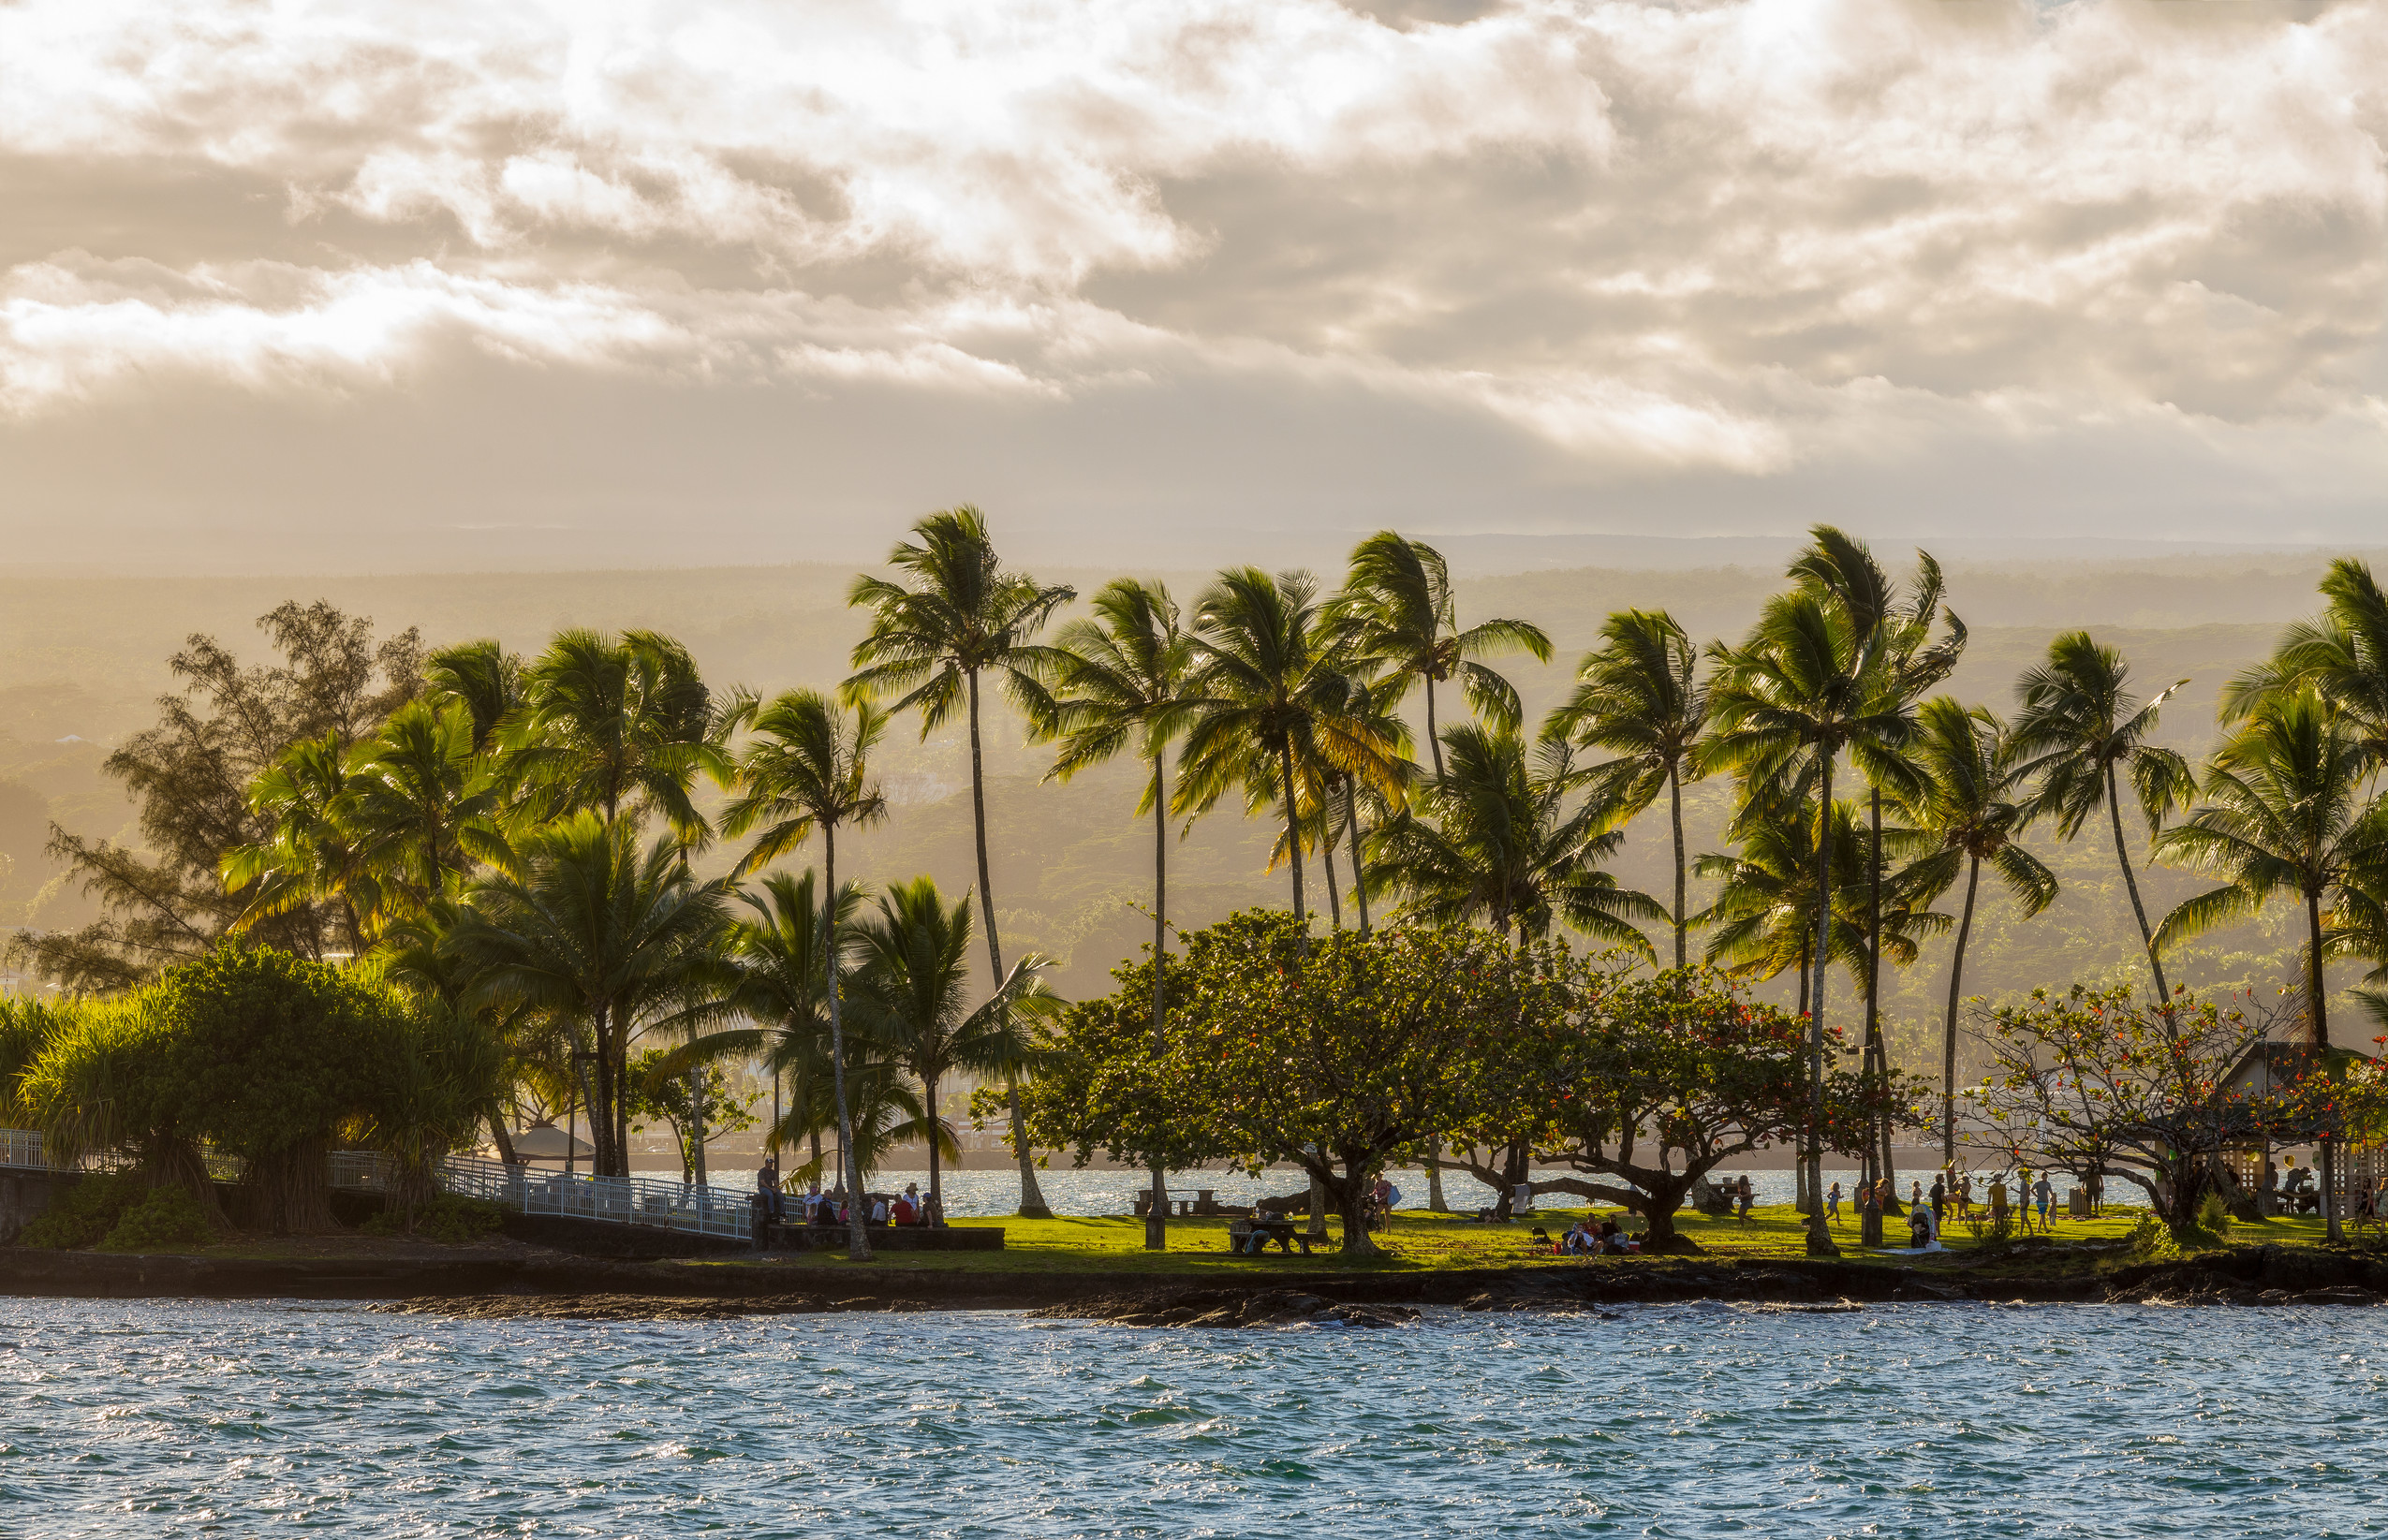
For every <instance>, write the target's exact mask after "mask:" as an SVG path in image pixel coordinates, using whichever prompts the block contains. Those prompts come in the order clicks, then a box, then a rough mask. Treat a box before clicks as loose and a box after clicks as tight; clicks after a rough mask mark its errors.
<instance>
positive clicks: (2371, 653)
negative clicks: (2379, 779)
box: [2222, 556, 2388, 768]
mask: <svg viewBox="0 0 2388 1540" xmlns="http://www.w3.org/2000/svg"><path fill="white" fill-rule="evenodd" d="M2322 597H2324V598H2325V599H2327V600H2328V601H2329V604H2328V606H2327V607H2326V608H2325V609H2323V611H2322V614H2321V615H2319V616H2317V617H2316V618H2314V619H2313V620H2310V621H2301V622H2298V623H2295V624H2293V625H2291V626H2290V627H2289V628H2288V629H2287V630H2286V631H2285V632H2283V633H2282V634H2281V638H2280V640H2279V642H2278V644H2277V645H2276V646H2275V647H2274V648H2273V651H2272V656H2271V657H2270V658H2268V659H2266V660H2265V661H2264V662H2263V663H2261V664H2258V665H2257V666H2255V667H2252V668H2249V669H2248V670H2246V671H2245V672H2243V673H2241V674H2239V675H2238V677H2236V678H2235V679H2233V680H2232V681H2231V682H2230V683H2229V684H2228V685H2226V686H2224V688H2223V691H2222V719H2223V720H2224V721H2225V722H2235V721H2241V720H2244V719H2245V718H2246V717H2248V715H2250V714H2251V713H2252V712H2253V711H2254V710H2255V708H2256V707H2257V706H2258V705H2259V704H2260V703H2261V702H2262V701H2263V700H2265V699H2267V698H2274V697H2286V696H2293V695H2295V694H2297V693H2298V692H2299V691H2300V690H2304V689H2311V690H2313V691H2315V692H2317V693H2318V694H2320V695H2321V697H2322V698H2323V699H2324V700H2327V701H2328V702H2330V704H2331V706H2332V708H2333V709H2334V710H2335V711H2336V712H2337V714H2338V719H2339V722H2340V723H2341V725H2342V727H2343V730H2345V731H2348V732H2351V733H2352V734H2353V735H2354V736H2355V738H2356V740H2357V741H2359V742H2360V743H2361V744H2362V745H2363V748H2364V752H2365V754H2366V757H2367V759H2368V762H2369V763H2370V764H2371V765H2372V766H2373V767H2375V768H2376V767H2378V766H2379V765H2380V764H2381V763H2383V762H2388V594H2383V593H2381V588H2380V584H2379V582H2378V581H2377V580H2376V579H2374V578H2373V577H2372V575H2371V568H2370V567H2369V566H2368V565H2366V564H2365V563H2363V562H2359V561H2356V560H2355V559H2354V558H2352V557H2344V556H2342V557H2340V558H2339V559H2338V560H2336V561H2335V562H2332V563H2331V564H2330V570H2329V572H2328V573H2327V574H2325V575H2324V576H2323V578H2322Z"/></svg>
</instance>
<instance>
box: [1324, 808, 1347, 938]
mask: <svg viewBox="0 0 2388 1540" xmlns="http://www.w3.org/2000/svg"><path fill="white" fill-rule="evenodd" d="M1320 814H1321V815H1320V817H1319V823H1320V825H1321V826H1323V825H1324V824H1325V823H1326V818H1325V816H1324V810H1323V809H1321V810H1320ZM1319 870H1320V871H1321V872H1324V873H1326V874H1327V923H1328V925H1329V926H1331V927H1333V928H1334V929H1335V930H1337V931H1340V930H1342V929H1343V895H1342V894H1341V893H1340V892H1338V891H1336V885H1335V847H1334V842H1333V841H1331V840H1323V841H1321V842H1320V849H1319Z"/></svg>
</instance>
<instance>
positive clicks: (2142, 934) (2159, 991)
mask: <svg viewBox="0 0 2388 1540" xmlns="http://www.w3.org/2000/svg"><path fill="white" fill-rule="evenodd" d="M2106 811H2107V812H2108V813H2109V814H2113V816H2114V820H2115V859H2116V860H2117V861H2120V862H2121V863H2122V866H2123V887H2125V888H2126V889H2127V890H2128V891H2129V892H2130V896H2131V914H2132V916H2133V917H2135V918H2137V919H2138V921H2139V942H2140V945H2141V946H2145V947H2146V948H2147V971H2148V972H2149V973H2151V974H2154V975H2156V1003H2157V1005H2159V1006H2161V1005H2164V1004H2165V1003H2167V1002H2168V1001H2170V1000H2171V999H2172V998H2173V991H2172V990H2171V989H2169V988H2167V987H2166V985H2165V983H2164V964H2163V963H2162V962H2161V961H2159V960H2158V959H2157V956H2156V932H2155V931H2151V930H2149V929H2148V928H2147V906H2146V905H2145V904H2143V903H2141V902H2139V879H2138V878H2137V877H2135V876H2133V875H2132V874H2131V857H2130V850H2129V849H2128V848H2126V847H2125V846H2124V844H2123V803H2122V798H2121V795H2120V794H2119V793H2118V792H2117V791H2116V790H2115V767H2114V766H2112V765H2108V766H2107V767H2106Z"/></svg>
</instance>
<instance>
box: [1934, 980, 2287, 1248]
mask: <svg viewBox="0 0 2388 1540" xmlns="http://www.w3.org/2000/svg"><path fill="white" fill-rule="evenodd" d="M2273 1016H2274V1013H2272V1012H2270V1011H2268V1010H2264V1009H2262V1008H2260V1007H2258V1005H2256V1003H2255V1002H2254V1001H2253V1000H2252V999H2250V998H2248V997H2245V996H2242V997H2239V998H2238V999H2236V1000H2234V1001H2233V1002H2232V1003H2231V1004H2230V1005H2220V1004H2218V1003H2216V1002H2214V1001H2210V1000H2208V1001H2201V1000H2198V999H2197V998H2195V997H2194V996H2193V995H2190V994H2189V993H2188V992H2187V991H2183V992H2181V993H2179V994H2176V995H2174V997H2173V999H2172V1001H2171V1003H2170V1004H2169V1005H2165V1006H2163V1007H2162V1008H2159V1007H2158V1006H2157V1005H2154V1004H2153V1003H2149V1002H2142V1001H2140V1000H2138V999H2136V998H2134V996H2133V994H2132V991H2131V989H2130V986H2128V985H2124V986H2119V987H2117V988H2115V989H2110V990H2088V989H2085V988H2084V987H2082V986H2081V985H2078V984H2076V985H2074V986H2073V987H2072V989H2071V990H2069V991H2067V992H2066V993H2064V994H2061V995H2054V994H2051V993H2049V992H2048V991H2047V990H2033V991H2032V994H2031V998H2030V999H2029V1000H2028V1001H2027V1002H2025V1003H2024V1004H2022V1005H2006V1006H2000V1007H1998V1008H1997V1009H1996V1010H1993V1011H1992V1012H1990V1014H1989V1019H1988V1023H1987V1025H1986V1027H1985V1028H1984V1029H1983V1031H1982V1032H1981V1033H1980V1034H1979V1035H1980V1036H1981V1038H1982V1040H1983V1045H1984V1047H1985V1048H1986V1049H1988V1052H1989V1056H1990V1062H1991V1066H1992V1067H1991V1071H1990V1074H1989V1076H1988V1078H1985V1079H1984V1080H1983V1084H1982V1089H1981V1093H1980V1101H1979V1116H1980V1117H1981V1119H1982V1120H1983V1122H1984V1124H1985V1125H1986V1127H1987V1128H1988V1130H1989V1131H1990V1133H1991V1134H1992V1136H1993V1137H1995V1138H1996V1139H1997V1143H1998V1144H1999V1145H2000V1146H2001V1147H2003V1148H2004V1149H2005V1150H2006V1151H2008V1153H2010V1154H2011V1155H2012V1156H2014V1157H2016V1158H2017V1159H2021V1158H2023V1157H2025V1156H2027V1155H2028V1156H2031V1157H2033V1158H2036V1159H2038V1160H2041V1161H2042V1162H2045V1163H2047V1164H2049V1165H2053V1166H2058V1167H2060V1168H2062V1169H2065V1170H2069V1171H2071V1172H2072V1173H2073V1174H2074V1175H2075V1176H2076V1177H2078V1178H2080V1179H2081V1180H2083V1181H2094V1180H2096V1179H2097V1178H2098V1177H2100V1176H2101V1175H2106V1176H2115V1177H2120V1178H2121V1179H2123V1180H2124V1181H2129V1182H2130V1183H2132V1184H2133V1185H2134V1186H2136V1187H2138V1188H2139V1189H2140V1190H2141V1191H2142V1192H2145V1194H2146V1195H2147V1197H2148V1201H2149V1203H2150V1205H2151V1206H2152V1207H2153V1208H2154V1209H2155V1210H2156V1211H2157V1212H2158V1213H2160V1214H2161V1215H2162V1216H2163V1217H2164V1219H2165V1221H2166V1222H2167V1223H2168V1224H2170V1225H2173V1227H2174V1228H2175V1229H2186V1228H2187V1227H2188V1226H2189V1225H2191V1224H2192V1223H2193V1222H2194V1221H2195V1217H2196V1214H2197V1208H2198V1204H2199V1202H2200V1201H2201V1200H2202V1199H2203V1198H2204V1195H2205V1192H2206V1189H2207V1187H2208V1185H2209V1184H2210V1182H2211V1179H2212V1170H2213V1167H2214V1165H2215V1163H2216V1157H2217V1156H2218V1155H2219V1154H2220V1153H2221V1151H2223V1150H2224V1149H2225V1148H2226V1147H2228V1146H2230V1145H2232V1144H2233V1143H2236V1142H2239V1141H2241V1140H2244V1139H2248V1138H2252V1137H2257V1136H2258V1135H2259V1134H2261V1133H2263V1132H2264V1131H2265V1130H2266V1129H2272V1130H2276V1131H2277V1130H2279V1129H2281V1128H2283V1127H2285V1126H2286V1125H2287V1124H2289V1123H2293V1122H2297V1121H2299V1120H2300V1119H2301V1118H2302V1117H2303V1116H2304V1115H2305V1112H2306V1111H2307V1109H2308V1104H2312V1105H2318V1104H2316V1103H2314V1097H2315V1096H2316V1095H2317V1094H2318V1092H2317V1089H2316V1088H2314V1087H2307V1086H2304V1085H2302V1084H2299V1085H2296V1086H2292V1087H2290V1088H2288V1089H2287V1090H2285V1091H2276V1092H2275V1093H2274V1094H2273V1095H2272V1096H2270V1097H2267V1098H2265V1099H2263V1101H2261V1102H2259V1101H2257V1100H2255V1099H2253V1098H2252V1097H2250V1096H2249V1095H2248V1094H2246V1093H2238V1092H2233V1091H2232V1090H2230V1089H2229V1088H2228V1086H2227V1084H2226V1082H2227V1081H2228V1079H2229V1077H2230V1074H2231V1072H2232V1070H2233V1068H2234V1067H2236V1065H2237V1064H2238V1063H2239V1062H2240V1060H2242V1059H2243V1058H2245V1057H2246V1055H2247V1052H2248V1049H2251V1048H2253V1047H2254V1046H2255V1045H2256V1044H2258V1043H2260V1042H2262V1041H2263V1039H2264V1037H2265V1036H2266V1035H2267V1033H2268V1031H2269V1029H2270V1028H2271V1026H2272V1025H2273Z"/></svg>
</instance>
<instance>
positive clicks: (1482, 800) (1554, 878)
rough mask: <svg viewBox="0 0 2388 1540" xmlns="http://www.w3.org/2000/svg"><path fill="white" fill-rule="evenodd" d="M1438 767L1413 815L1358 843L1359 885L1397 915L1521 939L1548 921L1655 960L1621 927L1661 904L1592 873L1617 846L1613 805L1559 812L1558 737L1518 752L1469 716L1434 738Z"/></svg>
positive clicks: (1632, 930)
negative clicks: (1391, 900)
mask: <svg viewBox="0 0 2388 1540" xmlns="http://www.w3.org/2000/svg"><path fill="white" fill-rule="evenodd" d="M1443 742H1444V745H1445V747H1446V748H1448V749H1449V750H1450V759H1449V765H1450V769H1449V770H1448V772H1447V773H1446V774H1445V775H1444V776H1443V777H1442V779H1441V781H1440V782H1439V783H1438V784H1437V785H1435V786H1434V787H1432V788H1430V789H1429V790H1427V791H1426V792H1425V793H1423V794H1422V797H1421V798H1420V805H1421V809H1422V812H1423V814H1424V816H1419V815H1417V814H1408V815H1405V816H1402V817H1398V818H1395V819H1394V820H1393V822H1392V823H1390V824H1388V825H1387V826H1385V827H1384V828H1382V829H1378V831H1377V833H1376V834H1375V836H1374V837H1373V838H1372V839H1371V840H1370V847H1371V850H1372V852H1373V854H1374V857H1375V858H1374V859H1373V860H1372V861H1371V862H1370V863H1369V867H1368V880H1369V882H1370V883H1371V884H1372V885H1374V886H1375V887H1378V889H1379V890H1381V891H1388V892H1393V893H1397V894H1399V895H1401V901H1402V902H1401V910H1400V912H1401V913H1402V914H1403V915H1404V916H1405V917H1415V918H1418V919H1422V920H1424V921H1427V922H1428V923H1431V924H1447V923H1451V922H1452V921H1474V922H1481V923H1483V924H1485V925H1488V926H1490V927H1491V928H1492V929H1494V930H1496V931H1503V932H1507V931H1509V930H1510V929H1511V927H1515V929H1516V931H1517V935H1518V938H1519V939H1520V940H1521V941H1522V940H1524V939H1526V938H1527V937H1531V936H1542V935H1547V934H1548V933H1549V932H1550V929H1551V925H1552V923H1553V922H1554V921H1557V922H1559V923H1562V924H1565V925H1568V926H1570V927H1571V928H1573V929H1575V930H1577V931H1583V932H1584V933H1585V934H1586V935H1589V936H1593V937H1595V938H1597V939H1599V940H1600V941H1604V942H1607V943H1608V944H1610V945H1611V946H1620V947H1623V948H1625V949H1626V950H1628V951H1630V952H1633V953H1635V954H1636V955H1638V956H1641V957H1645V958H1651V959H1653V960H1654V961H1655V959H1656V955H1657V954H1656V953H1655V952H1653V951H1652V949H1651V946H1650V939H1649V937H1647V936H1646V935H1644V934H1643V932H1642V931H1640V930H1639V929H1638V928H1636V927H1635V925H1634V924H1633V923H1632V922H1633V921H1634V920H1636V919H1647V920H1659V919H1664V918H1665V917H1666V910H1665V909H1664V908H1662V907H1661V906H1660V905H1659V904H1658V902H1657V901H1656V900H1654V899H1652V898H1650V897H1649V896H1648V895H1647V894H1644V893H1639V892H1636V891H1634V890H1633V889H1631V888H1626V887H1618V886H1617V883H1616V879H1615V878H1614V876H1612V875H1611V874H1610V873H1607V872H1604V871H1602V870H1600V867H1601V865H1602V863H1604V862H1605V861H1607V860H1608V858H1610V857H1611V856H1613V855H1614V854H1615V852H1616V849H1617V846H1618V845H1619V844H1621V843H1624V838H1625V837H1624V834H1623V832H1622V831H1621V830H1619V829H1617V828H1616V827H1615V824H1616V822H1617V817H1616V810H1615V808H1614V805H1612V804H1606V803H1602V802H1600V801H1598V800H1592V801H1586V802H1584V803H1582V804H1581V805H1579V806H1577V807H1576V808H1575V809H1574V810H1573V811H1571V812H1570V810H1569V809H1568V807H1567V805H1566V801H1567V796H1568V789H1569V787H1570V785H1571V784H1572V783H1573V779H1574V776H1573V770H1574V766H1573V763H1572V759H1571V756H1570V750H1569V748H1568V746H1567V744H1566V743H1565V742H1564V741H1556V740H1545V741H1542V742H1541V743H1540V744H1537V745H1536V746H1535V747H1534V749H1533V750H1532V751H1531V752H1530V753H1529V751H1528V750H1527V748H1526V741H1525V740H1524V739H1522V738H1520V737H1519V736H1518V735H1517V734H1516V733H1515V732H1512V731H1511V730H1509V729H1507V728H1499V727H1484V726H1479V725H1477V724H1475V723H1469V724H1467V725H1466V726H1458V727H1452V728H1450V729H1448V730H1447V731H1445V733H1444V734H1443Z"/></svg>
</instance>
